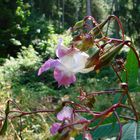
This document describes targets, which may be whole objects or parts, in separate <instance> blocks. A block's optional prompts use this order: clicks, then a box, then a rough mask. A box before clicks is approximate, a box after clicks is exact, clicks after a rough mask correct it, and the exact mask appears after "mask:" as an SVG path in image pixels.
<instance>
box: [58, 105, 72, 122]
mask: <svg viewBox="0 0 140 140" xmlns="http://www.w3.org/2000/svg"><path fill="white" fill-rule="evenodd" d="M72 114H73V109H72V108H71V107H69V106H64V107H63V109H62V110H61V111H60V112H59V113H58V114H57V119H58V120H60V121H63V120H65V119H71V117H72Z"/></svg>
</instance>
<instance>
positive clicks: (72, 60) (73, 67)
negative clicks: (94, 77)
mask: <svg viewBox="0 0 140 140" xmlns="http://www.w3.org/2000/svg"><path fill="white" fill-rule="evenodd" d="M56 56H57V57H58V58H57V59H51V58H50V59H49V60H47V61H46V62H45V63H44V64H43V65H42V66H41V68H40V69H39V71H38V75H40V74H42V73H43V72H44V71H47V70H49V69H50V68H54V78H55V80H56V81H57V82H58V84H59V86H61V85H65V86H67V85H70V84H71V83H74V82H75V81H76V76H75V74H76V73H78V72H80V73H87V72H89V71H91V70H93V69H94V68H93V67H90V68H85V66H86V63H87V61H88V58H89V55H88V54H87V53H85V52H81V51H80V50H79V49H77V48H74V47H70V48H66V47H64V46H63V44H62V39H60V40H59V43H58V46H57V48H56Z"/></svg>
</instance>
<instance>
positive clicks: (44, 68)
mask: <svg viewBox="0 0 140 140" xmlns="http://www.w3.org/2000/svg"><path fill="white" fill-rule="evenodd" d="M59 63H60V62H59V61H58V60H57V59H56V60H54V59H51V58H50V59H49V60H47V61H46V62H45V63H44V64H43V65H42V66H41V68H40V69H39V70H38V75H40V74H42V73H43V72H44V71H47V70H48V69H50V68H53V67H55V66H57V65H58V64H59Z"/></svg>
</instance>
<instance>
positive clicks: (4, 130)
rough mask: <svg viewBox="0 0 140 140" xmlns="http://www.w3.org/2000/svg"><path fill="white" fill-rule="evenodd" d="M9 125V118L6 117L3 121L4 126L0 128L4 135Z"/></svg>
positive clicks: (0, 133)
mask: <svg viewBox="0 0 140 140" xmlns="http://www.w3.org/2000/svg"><path fill="white" fill-rule="evenodd" d="M7 126H8V118H7V117H6V118H5V120H4V123H3V126H2V128H1V130H0V135H4V134H5V132H6V130H7Z"/></svg>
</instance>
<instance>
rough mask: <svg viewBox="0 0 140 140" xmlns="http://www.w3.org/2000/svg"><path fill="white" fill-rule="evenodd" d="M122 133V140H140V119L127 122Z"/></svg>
mask: <svg viewBox="0 0 140 140" xmlns="http://www.w3.org/2000/svg"><path fill="white" fill-rule="evenodd" d="M122 134H123V135H122V140H140V121H139V122H138V123H136V122H129V123H127V124H125V125H124V126H123V133H122Z"/></svg>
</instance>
